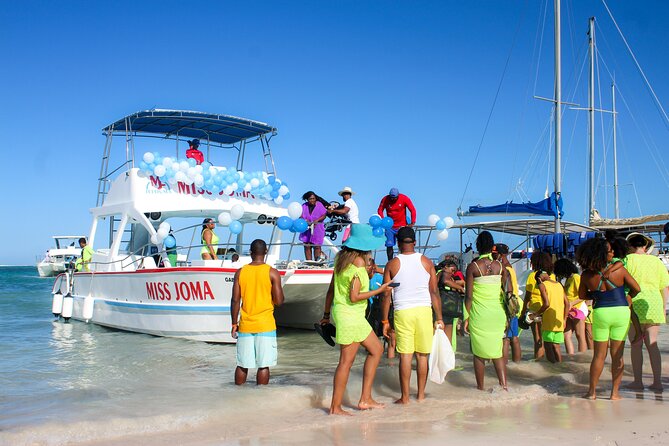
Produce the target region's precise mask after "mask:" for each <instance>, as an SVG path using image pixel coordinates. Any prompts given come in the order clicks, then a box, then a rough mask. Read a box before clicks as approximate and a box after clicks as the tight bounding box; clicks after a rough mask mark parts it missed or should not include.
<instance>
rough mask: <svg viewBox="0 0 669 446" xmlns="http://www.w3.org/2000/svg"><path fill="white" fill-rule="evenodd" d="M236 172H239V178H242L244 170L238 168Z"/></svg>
mask: <svg viewBox="0 0 669 446" xmlns="http://www.w3.org/2000/svg"><path fill="white" fill-rule="evenodd" d="M237 173H238V174H239V179H240V180H241V179H242V178H244V171H243V170H238V171H237Z"/></svg>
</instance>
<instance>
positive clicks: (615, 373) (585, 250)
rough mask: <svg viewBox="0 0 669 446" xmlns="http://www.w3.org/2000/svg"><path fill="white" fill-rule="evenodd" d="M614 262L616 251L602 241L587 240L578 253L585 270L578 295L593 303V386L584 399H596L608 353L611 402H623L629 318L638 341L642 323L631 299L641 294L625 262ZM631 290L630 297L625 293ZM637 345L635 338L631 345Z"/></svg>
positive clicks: (577, 255) (597, 239)
mask: <svg viewBox="0 0 669 446" xmlns="http://www.w3.org/2000/svg"><path fill="white" fill-rule="evenodd" d="M612 259H613V249H611V245H610V244H609V242H607V241H606V240H604V239H603V238H594V239H590V240H586V242H585V243H583V244H582V245H581V246H579V248H578V250H577V251H576V261H577V262H578V263H579V265H581V268H583V274H582V275H581V286H580V287H579V289H578V295H579V297H580V298H581V300H586V299H589V298H590V299H592V300H593V302H594V303H593V310H592V312H593V315H592V336H593V338H594V341H595V349H594V350H595V351H594V355H593V357H592V363H591V364H590V386H589V388H588V393H586V394H585V395H584V398H587V399H593V400H594V399H595V398H597V383H598V382H599V377H600V376H601V374H602V370H603V369H604V361H605V360H606V355H607V349H609V348H610V351H611V378H612V381H613V387H612V388H611V399H612V400H617V399H620V395H619V393H618V390H619V388H620V382H621V381H622V378H623V369H624V365H625V364H624V362H623V350H624V348H625V337H626V336H627V331H628V330H629V326H630V316H631V319H632V324H633V325H634V327H635V333H637V337H638V336H639V333H640V328H639V320H638V318H637V317H636V315H635V314H634V312H631V311H630V308H631V306H632V299H633V298H634V296H636V295H637V294H638V293H639V291H640V288H639V284H638V283H637V281H636V280H634V278H633V277H632V276H631V275H630V273H629V272H628V271H627V269H625V267H624V266H623V264H622V262H620V261H616V262H614V263H611V260H612ZM625 288H628V289H629V294H626V293H625ZM636 341H637V339H636V337H635V339H633V340H632V344H634V343H635V342H636Z"/></svg>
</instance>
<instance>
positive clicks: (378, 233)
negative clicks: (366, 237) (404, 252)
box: [372, 218, 386, 237]
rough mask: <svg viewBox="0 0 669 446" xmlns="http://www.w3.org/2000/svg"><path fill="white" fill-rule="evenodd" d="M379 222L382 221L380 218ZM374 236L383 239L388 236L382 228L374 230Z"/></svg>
mask: <svg viewBox="0 0 669 446" xmlns="http://www.w3.org/2000/svg"><path fill="white" fill-rule="evenodd" d="M379 220H381V219H380V218H379ZM372 234H374V236H376V237H383V236H384V235H385V234H386V231H384V230H383V228H381V227H376V228H374V229H372Z"/></svg>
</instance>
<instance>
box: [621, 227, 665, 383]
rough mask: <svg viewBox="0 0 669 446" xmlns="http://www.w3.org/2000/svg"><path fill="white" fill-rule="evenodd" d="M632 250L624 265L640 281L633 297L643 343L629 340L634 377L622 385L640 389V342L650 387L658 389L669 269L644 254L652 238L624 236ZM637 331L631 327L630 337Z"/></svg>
mask: <svg viewBox="0 0 669 446" xmlns="http://www.w3.org/2000/svg"><path fill="white" fill-rule="evenodd" d="M627 241H628V242H629V244H630V245H631V250H632V253H631V254H629V255H628V256H627V269H628V270H629V272H630V274H631V275H632V277H634V278H635V279H636V281H637V282H639V286H640V287H641V292H640V293H639V294H638V295H637V296H636V297H635V298H634V312H635V313H636V314H637V315H638V316H639V323H640V324H641V338H642V339H643V343H641V342H639V343H638V344H635V343H633V344H632V371H633V372H634V381H632V382H631V383H629V384H627V385H626V386H625V387H627V388H628V389H632V390H643V382H642V381H641V377H642V372H643V352H642V347H643V344H645V345H646V350H648V356H649V357H650V367H651V369H652V370H653V384H651V385H650V386H649V387H648V388H649V389H650V390H653V391H656V392H661V391H662V390H663V386H662V358H661V356H660V349H659V347H658V345H657V335H658V333H659V331H660V324H664V323H665V322H666V316H665V311H666V308H665V298H666V297H667V296H668V295H669V288H667V287H669V273H667V268H666V267H665V266H664V264H663V263H662V261H661V260H660V259H659V258H658V257H655V256H653V255H648V254H646V253H647V252H648V251H649V249H652V247H653V244H654V242H653V240H652V239H650V238H648V237H646V236H644V235H642V234H639V233H632V234H630V235H628V236H627ZM637 333H639V332H637V331H635V330H634V329H632V330H630V337H635V336H636V335H637Z"/></svg>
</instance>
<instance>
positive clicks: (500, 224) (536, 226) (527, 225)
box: [453, 219, 596, 236]
mask: <svg viewBox="0 0 669 446" xmlns="http://www.w3.org/2000/svg"><path fill="white" fill-rule="evenodd" d="M453 227H454V228H457V229H460V230H463V231H464V230H469V229H471V230H475V231H477V232H480V231H492V232H504V233H507V234H513V235H521V236H535V235H542V234H553V233H554V232H555V222H554V221H553V220H541V219H524V220H504V221H487V222H477V223H465V224H460V225H455V226H453ZM560 229H561V231H562V233H565V234H566V233H571V232H577V233H581V232H594V231H596V229H593V228H591V227H589V226H585V225H582V224H579V223H572V222H568V221H564V220H562V221H560Z"/></svg>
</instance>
